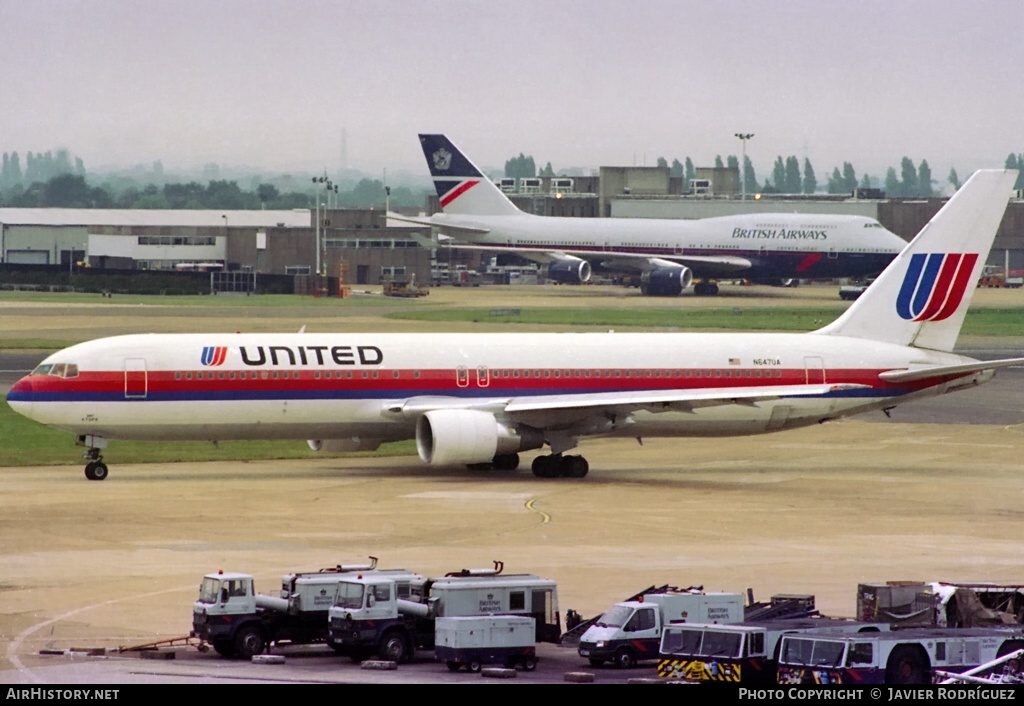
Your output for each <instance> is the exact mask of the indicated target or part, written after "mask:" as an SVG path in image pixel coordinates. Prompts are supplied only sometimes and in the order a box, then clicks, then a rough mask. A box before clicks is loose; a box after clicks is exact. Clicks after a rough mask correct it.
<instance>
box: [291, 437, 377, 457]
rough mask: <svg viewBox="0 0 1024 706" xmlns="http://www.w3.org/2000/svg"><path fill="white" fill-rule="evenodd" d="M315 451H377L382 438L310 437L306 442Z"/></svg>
mask: <svg viewBox="0 0 1024 706" xmlns="http://www.w3.org/2000/svg"><path fill="white" fill-rule="evenodd" d="M306 443H307V444H309V448H311V449H312V450H313V451H324V452H326V453H338V452H341V451H376V450H377V449H379V448H380V444H381V441H380V439H363V438H362V437H359V436H353V437H349V438H348V439H310V440H308V441H307V442H306Z"/></svg>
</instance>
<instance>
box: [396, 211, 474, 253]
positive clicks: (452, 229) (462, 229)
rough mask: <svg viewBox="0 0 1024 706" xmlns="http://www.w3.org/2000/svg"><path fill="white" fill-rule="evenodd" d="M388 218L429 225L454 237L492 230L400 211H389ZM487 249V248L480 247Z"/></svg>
mask: <svg viewBox="0 0 1024 706" xmlns="http://www.w3.org/2000/svg"><path fill="white" fill-rule="evenodd" d="M387 219H388V220H389V221H400V222H402V223H413V224H415V225H418V226H427V227H429V228H437V229H438V231H439V232H441V233H443V234H445V235H448V236H450V237H452V238H457V237H459V235H463V236H474V235H486V234H487V233H490V232H491V229H490V228H477V227H475V226H459V225H452V224H450V223H438V222H437V221H433V220H431V219H429V218H417V217H415V216H403V215H401V214H400V213H394V212H393V211H388V215H387ZM479 249H481V250H485V249H486V248H479Z"/></svg>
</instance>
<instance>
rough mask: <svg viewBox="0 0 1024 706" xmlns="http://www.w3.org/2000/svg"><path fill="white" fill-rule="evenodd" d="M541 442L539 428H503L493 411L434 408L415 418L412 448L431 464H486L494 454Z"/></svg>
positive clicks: (537, 445)
mask: <svg viewBox="0 0 1024 706" xmlns="http://www.w3.org/2000/svg"><path fill="white" fill-rule="evenodd" d="M543 445H544V438H543V435H542V434H541V433H540V432H539V431H537V430H535V429H531V428H529V427H518V428H510V427H507V426H505V425H504V424H501V423H500V422H499V421H498V420H497V419H495V418H494V415H493V414H491V413H489V412H481V411H479V410H475V409H435V410H432V411H430V412H427V413H426V414H424V415H423V416H422V417H420V418H419V419H418V420H417V421H416V451H417V453H419V456H420V459H421V460H422V461H424V462H425V463H429V464H430V465H432V466H446V465H452V464H470V463H490V462H491V461H493V460H494V457H495V456H497V455H498V454H512V453H516V452H518V451H526V450H528V449H539V448H540V447H541V446H543Z"/></svg>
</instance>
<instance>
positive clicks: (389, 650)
mask: <svg viewBox="0 0 1024 706" xmlns="http://www.w3.org/2000/svg"><path fill="white" fill-rule="evenodd" d="M502 568H503V565H502V564H501V562H495V567H494V569H471V570H465V569H464V570H463V571H461V572H457V573H453V574H448V575H446V576H444V577H441V578H429V579H422V578H421V580H419V581H417V582H414V583H413V584H412V585H411V587H410V591H409V592H408V596H407V597H404V598H403V597H401V595H400V593H399V589H398V587H397V586H396V585H395V582H394V581H393V580H391V579H390V578H388V577H386V576H374V575H365V576H358V575H351V574H350V575H348V576H346V577H343V578H342V579H341V581H340V583H339V584H338V592H337V600H336V601H335V604H334V606H332V607H331V609H330V610H329V613H328V614H329V619H328V620H329V625H328V641H329V643H330V645H331V647H332V648H333V649H334V650H335V651H336V652H339V653H345V654H348V655H349V656H350V657H351V658H352V659H353V660H355V661H361V660H362V659H364V658H366V657H368V656H370V655H372V654H376V655H377V656H378V657H379V658H380V659H383V660H389V661H394V662H398V663H405V662H408V661H410V660H411V659H412V658H413V656H414V655H415V651H416V650H417V649H421V650H427V649H429V650H433V649H434V647H435V645H434V633H435V622H436V619H437V618H442V617H459V616H486V615H518V616H526V617H531V618H533V619H534V621H535V626H536V627H535V640H537V641H542V642H558V640H559V637H560V635H561V620H560V616H559V613H558V588H557V585H556V584H555V582H554V581H553V580H552V579H546V578H541V577H539V576H534V575H533V574H507V575H503V574H502V573H501V571H502Z"/></svg>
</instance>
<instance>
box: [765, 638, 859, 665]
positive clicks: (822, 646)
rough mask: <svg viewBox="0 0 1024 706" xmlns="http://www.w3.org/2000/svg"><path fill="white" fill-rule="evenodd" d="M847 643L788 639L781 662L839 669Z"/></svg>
mask: <svg viewBox="0 0 1024 706" xmlns="http://www.w3.org/2000/svg"><path fill="white" fill-rule="evenodd" d="M844 647H845V643H842V642H833V641H829V640H808V639H799V638H786V640H785V644H784V645H783V648H782V654H781V655H780V656H779V661H780V662H783V663H785V664H798V665H804V666H806V665H815V666H819V667H821V666H828V667H838V666H840V665H841V664H842V663H843V662H842V660H843V652H844Z"/></svg>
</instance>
